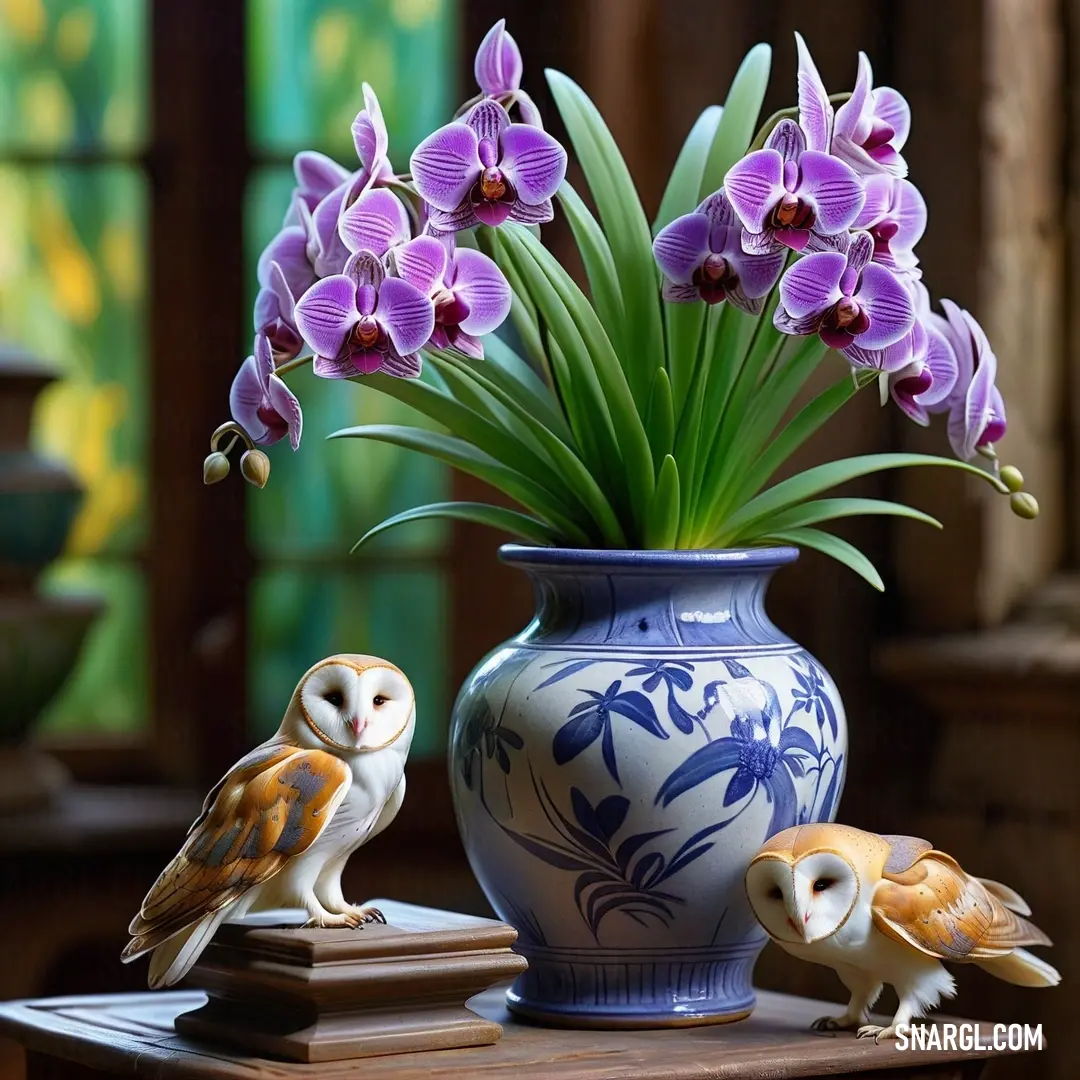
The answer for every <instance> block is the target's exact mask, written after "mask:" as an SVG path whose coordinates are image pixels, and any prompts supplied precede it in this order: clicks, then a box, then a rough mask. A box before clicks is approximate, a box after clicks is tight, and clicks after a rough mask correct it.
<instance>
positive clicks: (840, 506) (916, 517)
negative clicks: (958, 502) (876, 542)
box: [728, 498, 941, 544]
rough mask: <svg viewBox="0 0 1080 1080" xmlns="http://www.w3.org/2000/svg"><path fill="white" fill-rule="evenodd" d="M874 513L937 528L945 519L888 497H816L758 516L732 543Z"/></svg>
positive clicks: (730, 541)
mask: <svg viewBox="0 0 1080 1080" xmlns="http://www.w3.org/2000/svg"><path fill="white" fill-rule="evenodd" d="M870 514H883V515H885V516H888V517H904V518H911V520H912V521H921V522H922V523H923V524H924V525H933V526H934V528H936V529H940V528H941V522H940V521H938V520H937V518H933V517H931V516H930V515H929V514H924V513H923V512H922V511H921V510H916V509H914V508H913V507H911V506H905V505H904V504H903V503H896V502H887V501H885V500H884V499H854V498H849V499H812V500H810V501H809V502H804V503H799V504H798V505H796V506H791V507H788V509H786V510H780V511H778V512H777V513H775V514H770V515H767V516H766V517H763V518H758V519H757V520H755V521H753V522H752V523H751V524H750V525H748V526H747V528H746V529H744V530H742V531H741V532H737V533H734V534H732V535H729V537H728V543H730V544H743V543H747V542H748V541H751V540H755V539H757V538H758V537H760V536H772V535H773V534H774V533H778V532H787V531H789V530H790V529H800V528H803V527H804V526H806V525H820V524H821V523H822V522H825V521H838V520H840V519H841V518H848V517H861V516H864V515H870Z"/></svg>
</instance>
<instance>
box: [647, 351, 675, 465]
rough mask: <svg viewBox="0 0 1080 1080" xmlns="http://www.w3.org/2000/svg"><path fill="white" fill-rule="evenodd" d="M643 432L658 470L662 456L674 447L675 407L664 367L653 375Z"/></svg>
mask: <svg viewBox="0 0 1080 1080" xmlns="http://www.w3.org/2000/svg"><path fill="white" fill-rule="evenodd" d="M645 434H646V435H647V436H648V439H649V445H650V446H651V447H652V454H653V464H654V465H655V467H656V471H657V472H659V471H660V466H661V463H662V462H663V460H664V458H665V457H666V456H667V455H668V454H670V453H671V452H672V450H673V449H674V448H675V409H674V405H673V404H672V400H671V383H670V381H669V380H668V373H667V371H666V370H665V369H664V368H657V369H656V374H655V375H654V376H653V384H652V391H651V392H650V394H649V407H648V408H647V409H646V411H645Z"/></svg>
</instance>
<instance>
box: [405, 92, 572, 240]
mask: <svg viewBox="0 0 1080 1080" xmlns="http://www.w3.org/2000/svg"><path fill="white" fill-rule="evenodd" d="M411 167H412V178H413V184H414V185H415V187H416V190H417V191H418V192H419V194H420V196H421V197H422V198H423V199H425V200H426V201H427V203H428V207H429V225H430V227H431V228H432V229H434V230H435V231H437V232H440V233H443V232H458V231H459V230H461V229H468V228H471V227H472V226H474V225H477V224H481V223H482V224H484V225H501V224H502V223H503V222H504V221H506V220H507V219H509V220H511V221H520V222H523V223H525V224H529V225H531V224H538V223H540V222H544V221H550V220H551V219H552V216H553V214H554V212H553V210H552V206H551V197H552V195H554V194H555V192H556V191H557V190H558V188H559V185H560V184H561V183H562V181H563V177H564V176H565V175H566V151H565V150H564V149H563V148H562V146H560V145H559V143H558V142H556V141H555V139H553V138H552V137H551V136H550V135H549V134H548V133H547V132H546V131H541V130H540V129H538V128H535V127H530V126H529V125H527V124H514V123H511V122H510V117H509V116H508V115H507V112H506V110H505V109H504V108H503V107H502V106H501V105H500V104H498V102H496V101H492V100H490V99H485V100H484V101H481V102H480V103H479V104H478V105H476V106H474V107H473V109H472V111H471V112H470V113H469V114H468V118H467V119H466V121H465V122H464V123H461V122H459V121H454V122H453V123H450V124H447V125H446V126H445V127H441V128H439V130H438V131H436V132H434V133H433V134H431V135H429V136H428V137H427V138H426V139H425V140H424V141H423V142H422V143H421V144H420V145H419V146H418V147H417V148H416V150H415V151H413V156H412V161H411Z"/></svg>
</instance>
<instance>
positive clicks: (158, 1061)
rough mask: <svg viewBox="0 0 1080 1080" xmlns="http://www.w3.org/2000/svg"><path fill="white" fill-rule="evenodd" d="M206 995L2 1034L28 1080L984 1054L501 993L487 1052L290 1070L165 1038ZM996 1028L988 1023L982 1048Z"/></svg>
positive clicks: (655, 1069) (537, 1074) (776, 1064)
mask: <svg viewBox="0 0 1080 1080" xmlns="http://www.w3.org/2000/svg"><path fill="white" fill-rule="evenodd" d="M204 1001H205V997H204V995H203V994H202V993H200V992H196V991H176V992H171V993H160V994H151V993H146V994H118V995H105V996H97V997H80V998H53V999H51V1000H42V1001H26V1002H21V1003H20V1002H14V1003H11V1004H7V1005H3V1006H0V1031H2V1032H3V1033H5V1034H7V1035H8V1036H10V1037H12V1038H14V1039H16V1040H17V1041H18V1042H20V1043H22V1045H23V1046H25V1047H26V1049H27V1052H28V1053H27V1064H28V1069H27V1080H60V1078H63V1080H90V1078H91V1077H101V1076H135V1077H152V1078H154V1080H174V1078H176V1080H206V1078H207V1077H222V1078H226V1080H293V1078H298V1080H300V1078H303V1080H306V1078H309V1077H310V1078H315V1077H318V1078H319V1080H345V1078H352V1080H360V1078H361V1077H362V1078H363V1080H419V1078H420V1077H424V1078H427V1080H472V1078H477V1080H503V1078H513V1080H720V1078H736V1077H737V1078H739V1080H766V1078H767V1080H784V1078H788V1077H804V1076H826V1075H828V1076H835V1075H845V1076H856V1077H858V1076H861V1077H868V1076H872V1075H874V1074H876V1073H877V1071H878V1070H881V1069H887V1070H889V1071H888V1072H887V1073H886V1074H885V1076H884V1077H883V1078H882V1080H901V1078H912V1080H914V1078H930V1077H935V1078H937V1077H940V1078H954V1080H975V1078H976V1077H977V1076H978V1075H979V1073H980V1072H981V1070H982V1066H983V1064H984V1061H985V1058H987V1057H989V1056H994V1055H993V1054H992V1053H966V1054H965V1053H961V1052H957V1051H951V1052H950V1051H931V1050H927V1051H911V1052H908V1053H900V1052H898V1051H897V1049H896V1047H895V1046H894V1045H893V1044H891V1043H882V1044H881V1045H875V1044H874V1043H873V1042H872V1041H871V1040H866V1039H859V1040H856V1039H855V1038H854V1036H852V1035H850V1034H847V1033H843V1034H814V1033H812V1032H810V1031H809V1030H808V1027H809V1024H810V1022H811V1021H812V1020H813V1019H815V1018H816V1017H818V1016H822V1015H824V1014H826V1013H830V1012H835V1011H836V1006H835V1005H827V1004H825V1003H824V1002H820V1001H810V1000H807V999H804V998H794V997H788V996H786V995H782V994H770V993H761V994H760V995H759V1004H758V1008H757V1009H756V1010H755V1012H754V1014H753V1016H751V1017H750V1019H749V1020H745V1021H743V1022H742V1023H738V1024H729V1025H720V1026H716V1027H702V1028H684V1029H681V1030H672V1031H642V1032H608V1031H564V1030H556V1029H552V1028H541V1027H531V1026H527V1025H524V1024H519V1023H516V1022H515V1021H514V1020H512V1019H511V1018H510V1016H509V1014H508V1013H507V1012H506V1009H505V1006H504V1005H503V995H502V992H501V991H500V990H489V991H487V992H486V993H484V994H481V995H480V996H479V997H477V998H474V999H473V1002H472V1006H473V1007H474V1008H475V1009H476V1011H477V1012H479V1013H481V1014H482V1015H483V1016H485V1017H488V1018H489V1019H493V1020H497V1021H498V1022H499V1023H501V1024H503V1025H504V1034H503V1037H502V1039H501V1040H500V1041H499V1042H498V1043H496V1044H495V1045H494V1046H484V1047H477V1048H474V1049H471V1050H440V1051H429V1052H426V1053H419V1054H400V1055H395V1056H391V1057H381V1058H365V1059H362V1060H359V1061H351V1062H348V1061H343V1062H335V1063H333V1064H321V1065H293V1064H285V1063H282V1062H277V1061H270V1060H266V1059H258V1058H241V1057H236V1056H233V1055H230V1054H229V1053H228V1052H227V1051H225V1050H217V1049H215V1048H213V1047H210V1046H206V1045H202V1044H196V1043H193V1042H191V1041H189V1040H187V1039H184V1038H181V1037H180V1036H178V1035H177V1034H176V1033H175V1031H174V1029H173V1019H174V1018H175V1017H176V1015H177V1013H180V1012H185V1011H187V1010H188V1009H194V1008H197V1007H198V1006H200V1005H201V1004H202V1003H203V1002H204ZM991 1030H992V1027H991V1025H988V1024H984V1025H983V1026H982V1031H983V1033H984V1038H986V1039H989V1038H990V1033H991Z"/></svg>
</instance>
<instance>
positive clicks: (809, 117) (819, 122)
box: [795, 30, 833, 154]
mask: <svg viewBox="0 0 1080 1080" xmlns="http://www.w3.org/2000/svg"><path fill="white" fill-rule="evenodd" d="M795 47H796V48H797V49H798V53H799V77H798V84H799V127H800V128H802V131H803V134H804V135H805V136H806V147H807V149H808V150H819V151H821V153H823V154H827V153H828V152H829V148H830V147H831V145H832V132H833V107H832V102H831V101H830V100H829V94H828V91H827V90H826V89H825V84H824V83H823V82H822V81H821V76H820V75H819V74H818V69H817V66H816V65H815V64H814V60H813V57H812V56H811V55H810V50H809V49H808V48H807V47H806V42H805V41H803V36H802V34H800V33H799V32H798V30H796V31H795Z"/></svg>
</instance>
